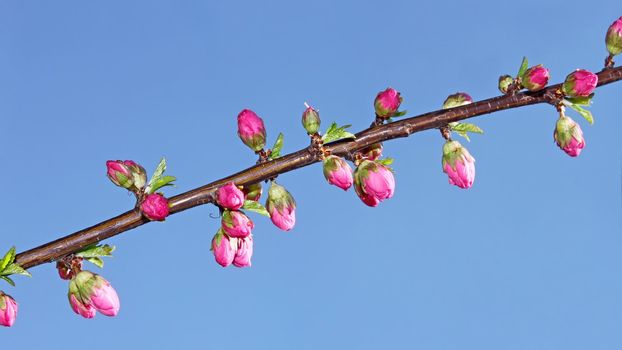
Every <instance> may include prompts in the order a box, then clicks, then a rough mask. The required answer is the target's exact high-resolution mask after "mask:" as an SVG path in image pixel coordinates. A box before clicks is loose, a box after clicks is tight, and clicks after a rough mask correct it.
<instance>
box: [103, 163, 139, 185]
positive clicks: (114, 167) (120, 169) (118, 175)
mask: <svg viewBox="0 0 622 350" xmlns="http://www.w3.org/2000/svg"><path fill="white" fill-rule="evenodd" d="M106 168H107V169H108V170H107V175H108V178H109V179H110V181H112V182H113V183H114V184H115V185H117V186H119V187H123V188H127V189H129V188H130V187H132V186H133V185H134V177H133V176H132V172H131V171H130V169H129V167H128V166H127V165H125V164H124V163H123V161H121V160H109V161H107V162H106Z"/></svg>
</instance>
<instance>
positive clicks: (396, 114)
mask: <svg viewBox="0 0 622 350" xmlns="http://www.w3.org/2000/svg"><path fill="white" fill-rule="evenodd" d="M406 113H408V111H406V110H404V111H399V112H397V113H395V114H394V115H393V117H392V118H397V117H403V116H405V115H406Z"/></svg>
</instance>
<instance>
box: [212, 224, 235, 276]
mask: <svg viewBox="0 0 622 350" xmlns="http://www.w3.org/2000/svg"><path fill="white" fill-rule="evenodd" d="M237 246H238V239H237V238H232V237H229V236H227V234H226V233H224V232H223V230H218V232H216V234H215V235H214V238H212V252H213V253H214V258H215V259H216V262H217V263H218V264H220V266H222V267H227V266H229V265H231V263H232V262H233V259H234V258H235V253H236V251H237Z"/></svg>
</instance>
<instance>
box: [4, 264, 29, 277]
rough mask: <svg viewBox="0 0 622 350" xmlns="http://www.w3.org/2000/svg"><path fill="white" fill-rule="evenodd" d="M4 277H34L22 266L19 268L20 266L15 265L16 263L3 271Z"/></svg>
mask: <svg viewBox="0 0 622 350" xmlns="http://www.w3.org/2000/svg"><path fill="white" fill-rule="evenodd" d="M2 275H3V276H8V275H24V276H28V277H32V275H31V274H30V272H28V271H26V270H24V269H23V268H22V267H21V266H19V265H18V264H15V263H13V264H11V265H9V266H7V267H6V268H5V269H4V270H2Z"/></svg>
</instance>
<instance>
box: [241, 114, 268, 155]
mask: <svg viewBox="0 0 622 350" xmlns="http://www.w3.org/2000/svg"><path fill="white" fill-rule="evenodd" d="M238 135H239V136H240V139H241V140H242V142H244V144H245V145H247V146H248V147H250V148H251V149H252V150H253V151H260V150H262V149H263V148H264V147H265V145H266V128H265V126H264V124H263V120H262V119H261V118H259V116H258V115H257V114H255V112H253V111H251V110H250V109H244V110H242V112H240V114H238Z"/></svg>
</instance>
